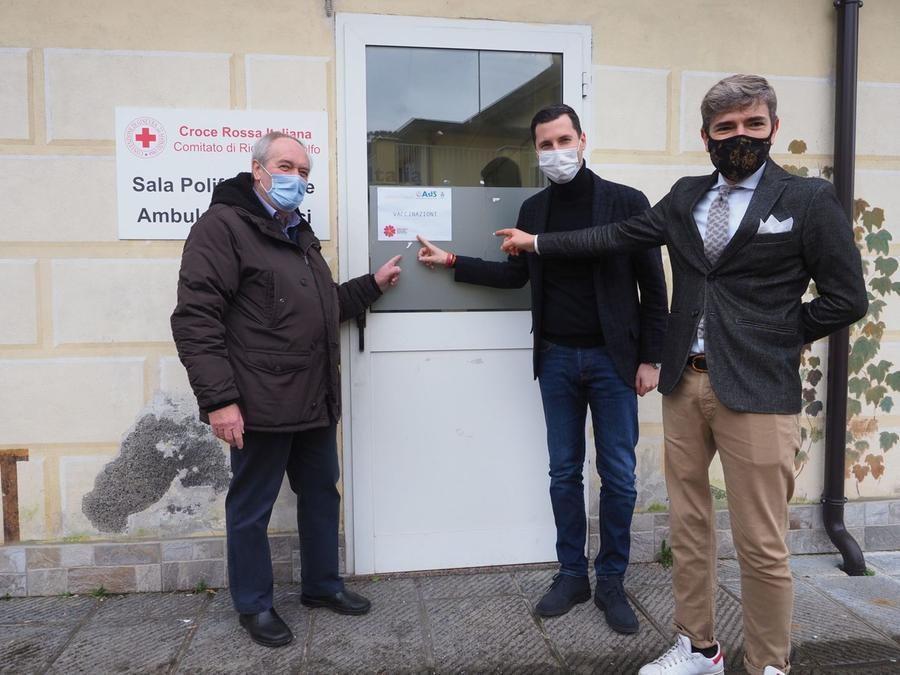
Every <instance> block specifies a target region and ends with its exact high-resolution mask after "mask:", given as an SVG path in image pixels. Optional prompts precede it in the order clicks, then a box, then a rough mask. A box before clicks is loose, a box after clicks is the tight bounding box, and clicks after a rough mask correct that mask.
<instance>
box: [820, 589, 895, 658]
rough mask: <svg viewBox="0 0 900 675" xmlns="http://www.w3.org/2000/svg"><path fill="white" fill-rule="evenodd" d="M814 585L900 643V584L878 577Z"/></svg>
mask: <svg viewBox="0 0 900 675" xmlns="http://www.w3.org/2000/svg"><path fill="white" fill-rule="evenodd" d="M813 583H814V584H815V585H816V587H817V588H819V589H820V590H822V591H823V592H824V593H826V594H827V595H828V596H830V597H832V598H834V599H835V600H837V601H838V602H840V603H841V604H842V605H845V606H846V607H848V608H849V609H850V610H851V611H853V612H854V613H856V614H858V615H859V616H861V617H862V618H863V619H865V620H866V621H868V622H869V623H870V624H872V625H873V626H878V627H879V628H880V629H881V630H882V631H883V632H885V633H886V634H888V635H890V636H891V637H893V638H894V639H895V640H900V581H897V580H896V579H892V578H891V577H889V576H884V575H876V576H874V577H848V576H844V577H823V578H818V579H814V580H813ZM898 655H900V651H898Z"/></svg>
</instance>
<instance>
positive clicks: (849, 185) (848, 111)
mask: <svg viewBox="0 0 900 675" xmlns="http://www.w3.org/2000/svg"><path fill="white" fill-rule="evenodd" d="M862 4H863V3H862V1H861V0H834V7H835V9H836V10H837V67H836V89H835V113H834V188H835V190H836V191H837V197H838V200H839V201H840V203H841V206H843V208H844V212H845V213H846V215H847V219H848V220H849V221H850V222H853V177H854V176H853V172H854V160H855V157H856V67H857V51H858V43H859V8H860V7H862ZM849 342H850V329H849V328H844V329H843V330H840V331H838V332H836V333H834V334H833V335H832V336H831V337H830V338H829V339H828V385H827V396H828V398H827V401H828V414H827V416H826V419H825V491H824V493H823V495H822V519H823V520H824V523H825V530H826V532H828V537H829V538H830V539H831V543H833V544H834V545H835V547H837V549H838V551H840V553H841V556H843V558H844V564H843V566H842V569H843V570H844V572H845V573H846V574H849V575H850V576H862V575H863V574H865V571H866V561H865V560H864V559H863V554H862V551H861V550H860V548H859V544H857V543H856V540H855V539H854V538H853V537H852V536H850V533H849V532H848V531H847V527H846V525H844V504H845V503H846V502H847V498H846V497H845V496H844V471H845V461H846V460H845V456H844V455H845V451H846V441H847V357H848V353H849Z"/></svg>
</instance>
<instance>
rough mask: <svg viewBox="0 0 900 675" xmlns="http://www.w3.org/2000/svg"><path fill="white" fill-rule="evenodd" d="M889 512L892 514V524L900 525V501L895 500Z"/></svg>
mask: <svg viewBox="0 0 900 675" xmlns="http://www.w3.org/2000/svg"><path fill="white" fill-rule="evenodd" d="M888 512H889V513H890V522H891V523H892V524H893V523H900V499H895V500H894V501H892V502H891V503H890V505H889V506H888Z"/></svg>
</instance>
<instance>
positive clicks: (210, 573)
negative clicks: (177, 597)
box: [162, 560, 225, 591]
mask: <svg viewBox="0 0 900 675" xmlns="http://www.w3.org/2000/svg"><path fill="white" fill-rule="evenodd" d="M200 584H204V585H206V587H207V588H222V587H224V586H225V562H224V561H223V560H191V561H185V562H167V563H162V590H163V591H187V590H192V589H194V588H196V587H197V586H198V585H200Z"/></svg>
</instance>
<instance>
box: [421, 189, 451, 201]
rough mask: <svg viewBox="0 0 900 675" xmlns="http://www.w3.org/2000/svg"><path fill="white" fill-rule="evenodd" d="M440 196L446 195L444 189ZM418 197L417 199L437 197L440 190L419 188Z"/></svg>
mask: <svg viewBox="0 0 900 675" xmlns="http://www.w3.org/2000/svg"><path fill="white" fill-rule="evenodd" d="M440 196H441V197H443V196H444V192H443V190H442V191H441V194H440ZM416 198H417V199H437V198H438V191H437V190H419V191H417V192H416Z"/></svg>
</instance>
